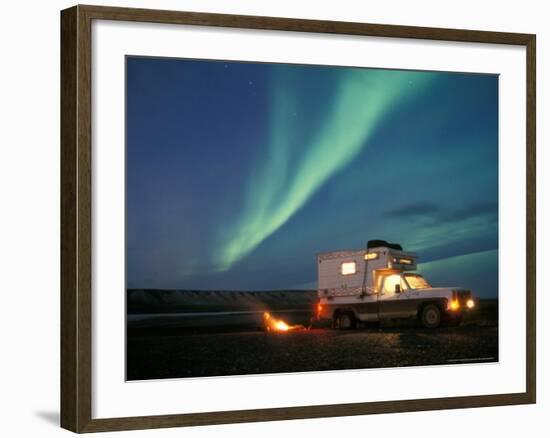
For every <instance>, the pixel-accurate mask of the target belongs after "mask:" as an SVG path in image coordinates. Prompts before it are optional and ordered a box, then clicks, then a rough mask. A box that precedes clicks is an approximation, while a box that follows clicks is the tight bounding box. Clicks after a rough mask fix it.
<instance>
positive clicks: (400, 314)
mask: <svg viewBox="0 0 550 438" xmlns="http://www.w3.org/2000/svg"><path fill="white" fill-rule="evenodd" d="M396 286H398V289H399V290H400V291H401V292H399V291H398V290H397V289H396ZM406 287H407V285H406V283H405V282H404V281H403V279H402V277H401V275H400V274H389V275H385V276H384V277H383V278H382V281H381V283H380V290H379V297H378V312H379V317H380V319H395V318H408V317H409V316H410V313H411V309H410V307H411V300H410V299H409V298H408V296H407V289H406Z"/></svg>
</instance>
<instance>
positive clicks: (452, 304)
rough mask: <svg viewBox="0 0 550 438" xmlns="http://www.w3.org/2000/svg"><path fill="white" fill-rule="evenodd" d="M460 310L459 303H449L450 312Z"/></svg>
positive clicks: (455, 301)
mask: <svg viewBox="0 0 550 438" xmlns="http://www.w3.org/2000/svg"><path fill="white" fill-rule="evenodd" d="M459 308H460V303H459V302H458V301H457V300H452V301H450V302H449V309H450V310H458V309H459Z"/></svg>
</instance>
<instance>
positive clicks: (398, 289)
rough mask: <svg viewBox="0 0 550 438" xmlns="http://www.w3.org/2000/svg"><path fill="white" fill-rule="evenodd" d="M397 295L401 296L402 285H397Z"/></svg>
mask: <svg viewBox="0 0 550 438" xmlns="http://www.w3.org/2000/svg"><path fill="white" fill-rule="evenodd" d="M395 293H396V294H400V293H401V285H400V284H396V285H395Z"/></svg>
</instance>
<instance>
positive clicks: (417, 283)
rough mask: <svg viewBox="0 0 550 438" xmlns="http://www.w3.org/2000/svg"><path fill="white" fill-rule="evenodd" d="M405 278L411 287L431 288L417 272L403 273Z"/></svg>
mask: <svg viewBox="0 0 550 438" xmlns="http://www.w3.org/2000/svg"><path fill="white" fill-rule="evenodd" d="M405 280H407V283H408V284H409V286H410V288H411V289H429V288H431V286H430V284H429V283H428V282H427V281H426V280H425V279H424V277H422V275H418V274H405Z"/></svg>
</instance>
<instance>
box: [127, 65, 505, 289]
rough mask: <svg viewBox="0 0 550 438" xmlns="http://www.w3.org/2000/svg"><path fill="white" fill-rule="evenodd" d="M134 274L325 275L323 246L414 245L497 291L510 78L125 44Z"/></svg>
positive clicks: (177, 281)
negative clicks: (238, 58) (505, 91)
mask: <svg viewBox="0 0 550 438" xmlns="http://www.w3.org/2000/svg"><path fill="white" fill-rule="evenodd" d="M126 164H127V167H126V168H127V176H126V178H127V181H126V183H127V184H126V187H127V193H126V195H127V204H126V205H127V210H126V234H127V236H126V237H127V250H126V255H127V287H130V288H157V289H170V288H176V289H205V290H212V289H214V290H274V289H301V288H307V289H314V288H315V287H316V286H315V285H316V264H315V254H316V253H318V252H323V251H332V250H338V249H348V248H362V247H364V245H365V243H366V241H367V240H370V239H385V240H388V241H393V242H399V243H401V244H402V245H403V246H404V248H405V249H407V250H411V251H416V252H417V253H418V254H419V256H420V259H419V260H420V262H421V263H422V266H421V269H424V270H425V271H426V273H429V274H430V275H433V276H434V278H435V279H436V282H435V285H443V284H442V283H445V285H460V286H465V287H471V288H472V289H473V290H474V291H475V293H477V294H479V295H485V296H495V295H496V294H497V293H498V238H499V235H498V77H497V76H494V75H478V74H462V73H445V72H417V71H399V70H382V69H365V68H346V67H324V66H304V65H286V64H266V63H244V62H224V61H200V60H182V59H166V58H162V59H160V58H158V59H157V58H138V57H135V58H134V57H129V58H127V162H126Z"/></svg>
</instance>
